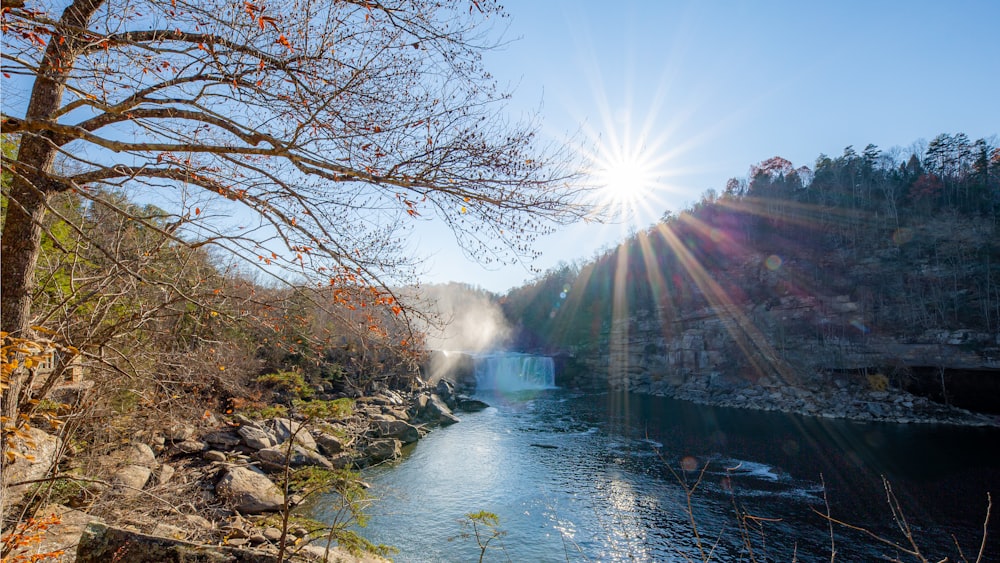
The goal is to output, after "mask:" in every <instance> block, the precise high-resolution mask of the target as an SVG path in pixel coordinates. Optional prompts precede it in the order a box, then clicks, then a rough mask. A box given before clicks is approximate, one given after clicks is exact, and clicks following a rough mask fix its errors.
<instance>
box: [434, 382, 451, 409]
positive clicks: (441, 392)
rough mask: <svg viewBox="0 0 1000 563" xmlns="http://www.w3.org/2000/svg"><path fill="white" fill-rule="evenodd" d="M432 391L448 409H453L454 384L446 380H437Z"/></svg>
mask: <svg viewBox="0 0 1000 563" xmlns="http://www.w3.org/2000/svg"><path fill="white" fill-rule="evenodd" d="M434 391H435V393H436V394H437V396H438V397H440V398H441V400H442V401H444V404H446V405H448V408H451V409H454V408H455V384H453V383H452V382H451V381H449V380H447V379H439V380H438V382H437V386H435V387H434Z"/></svg>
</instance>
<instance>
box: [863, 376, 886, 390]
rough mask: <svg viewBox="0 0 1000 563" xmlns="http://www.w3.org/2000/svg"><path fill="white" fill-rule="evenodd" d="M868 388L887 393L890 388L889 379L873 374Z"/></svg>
mask: <svg viewBox="0 0 1000 563" xmlns="http://www.w3.org/2000/svg"><path fill="white" fill-rule="evenodd" d="M868 388H869V389H871V390H872V391H885V390H886V389H888V388H889V378H888V377H886V376H885V375H884V374H881V373H873V374H870V375H869V376H868Z"/></svg>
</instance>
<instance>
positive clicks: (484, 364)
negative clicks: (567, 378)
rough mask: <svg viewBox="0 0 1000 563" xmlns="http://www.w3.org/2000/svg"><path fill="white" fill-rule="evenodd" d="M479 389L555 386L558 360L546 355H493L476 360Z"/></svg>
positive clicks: (535, 388)
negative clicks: (556, 362)
mask: <svg viewBox="0 0 1000 563" xmlns="http://www.w3.org/2000/svg"><path fill="white" fill-rule="evenodd" d="M475 369H476V372H475V375H476V389H478V390H479V392H490V391H502V392H510V391H524V390H537V389H553V388H555V386H556V383H555V381H556V375H555V373H556V372H555V363H554V362H553V361H552V358H549V357H546V356H530V355H528V354H510V353H504V354H490V355H485V356H478V357H476V359H475Z"/></svg>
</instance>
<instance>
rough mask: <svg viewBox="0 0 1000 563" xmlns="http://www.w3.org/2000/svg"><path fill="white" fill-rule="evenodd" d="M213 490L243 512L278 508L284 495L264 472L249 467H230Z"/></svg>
mask: <svg viewBox="0 0 1000 563" xmlns="http://www.w3.org/2000/svg"><path fill="white" fill-rule="evenodd" d="M215 492H216V493H218V495H219V496H220V497H222V498H224V499H226V500H228V501H229V502H230V503H231V504H232V505H233V508H235V509H236V510H238V511H239V512H242V513H245V514H256V513H260V512H271V511H275V510H280V509H281V507H282V506H283V504H284V497H283V496H282V494H281V491H280V490H278V487H277V485H275V484H274V483H273V482H271V480H270V479H268V478H267V476H266V475H264V473H262V472H261V471H259V470H256V469H253V468H249V467H230V468H229V469H228V470H226V474H225V475H223V476H222V479H220V480H219V484H218V485H216V486H215Z"/></svg>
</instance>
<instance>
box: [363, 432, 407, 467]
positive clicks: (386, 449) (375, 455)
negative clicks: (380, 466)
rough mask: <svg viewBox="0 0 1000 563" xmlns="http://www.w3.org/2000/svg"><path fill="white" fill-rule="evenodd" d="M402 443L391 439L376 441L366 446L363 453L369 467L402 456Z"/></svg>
mask: <svg viewBox="0 0 1000 563" xmlns="http://www.w3.org/2000/svg"><path fill="white" fill-rule="evenodd" d="M401 448H402V443H401V442H400V441H399V440H397V439H395V438H390V439H387V440H375V441H373V442H371V443H370V444H368V445H367V446H365V448H364V449H363V450H362V451H361V453H362V455H363V456H364V458H365V461H366V462H367V464H368V465H373V464H376V463H380V462H383V461H386V460H390V459H396V458H398V457H399V456H401V455H402V450H401Z"/></svg>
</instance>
